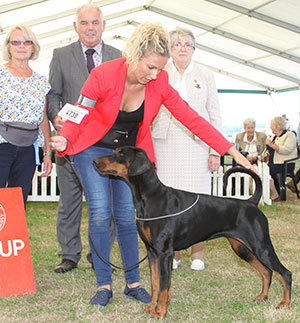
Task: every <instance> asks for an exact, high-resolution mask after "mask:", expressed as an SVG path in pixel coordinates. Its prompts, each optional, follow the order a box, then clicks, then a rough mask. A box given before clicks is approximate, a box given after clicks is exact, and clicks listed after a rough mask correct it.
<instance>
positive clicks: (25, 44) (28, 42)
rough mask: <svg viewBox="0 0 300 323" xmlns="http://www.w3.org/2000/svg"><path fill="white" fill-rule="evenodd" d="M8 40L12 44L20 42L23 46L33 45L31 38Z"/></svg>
mask: <svg viewBox="0 0 300 323" xmlns="http://www.w3.org/2000/svg"><path fill="white" fill-rule="evenodd" d="M9 42H10V44H12V45H13V46H20V45H21V44H23V45H24V46H31V45H33V41H32V40H10V41H9Z"/></svg>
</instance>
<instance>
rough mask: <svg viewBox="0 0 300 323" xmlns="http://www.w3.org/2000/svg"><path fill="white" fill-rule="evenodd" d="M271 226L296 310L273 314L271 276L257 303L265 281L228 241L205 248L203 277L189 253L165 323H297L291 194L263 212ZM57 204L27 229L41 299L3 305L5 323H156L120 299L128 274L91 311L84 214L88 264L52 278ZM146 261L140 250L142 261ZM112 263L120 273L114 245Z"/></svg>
mask: <svg viewBox="0 0 300 323" xmlns="http://www.w3.org/2000/svg"><path fill="white" fill-rule="evenodd" d="M262 210H263V212H264V213H265V214H266V216H267V217H268V219H269V224H270V232H271V237H272V241H273V244H274V247H275V249H276V252H277V254H278V256H279V258H280V260H281V262H282V263H283V264H284V265H285V266H286V267H287V268H289V269H290V270H291V271H292V272H293V290H292V306H291V309H290V310H288V309H284V310H275V306H276V304H277V303H279V301H280V300H281V299H282V287H281V283H280V281H279V279H278V278H277V277H276V276H275V275H274V276H273V282H272V285H271V288H270V293H269V300H268V301H267V302H263V303H254V302H253V299H254V298H255V296H256V295H257V294H259V292H260V289H261V278H260V277H259V275H258V274H257V272H256V271H255V270H253V269H252V268H251V267H250V266H249V265H248V264H246V263H245V262H243V261H242V260H240V259H239V258H238V257H237V256H236V255H235V254H234V253H233V252H232V251H231V248H230V246H229V244H228V242H227V240H226V239H222V238H221V239H217V240H213V241H210V242H208V243H205V245H204V252H205V264H206V269H205V270H204V271H202V272H193V271H191V270H190V268H189V266H190V259H189V253H188V252H185V251H184V252H182V266H181V267H180V268H179V269H178V270H176V271H174V272H173V275H172V286H171V302H170V305H169V307H168V315H167V318H166V319H165V322H206V323H210V322H211V323H212V322H226V323H227V322H228V323H229V322H230V323H231V322H234V323H235V322H236V323H237V322H239V323H240V322H251V323H252V322H253V323H256V322H257V323H261V322H278V323H279V322H280V323H283V322H300V283H299V282H300V201H298V200H297V199H296V198H295V194H292V193H291V192H288V200H287V201H286V202H279V203H276V204H274V205H273V206H263V207H262ZM56 211H57V203H37V202H32V203H28V206H27V212H26V216H27V223H28V230H29V236H30V244H31V252H32V258H33V266H34V272H35V280H36V287H37V292H36V294H28V295H18V296H13V297H6V298H4V297H2V298H0V322H1V323H2V322H3V323H4V322H5V323H10V322H22V323H27V322H28V323H32V322H110V323H111V322H131V323H132V322H156V319H153V318H151V317H150V316H149V315H148V314H146V313H144V312H143V309H144V305H143V304H140V303H138V302H135V301H132V300H128V299H126V298H125V297H124V295H123V290H124V287H125V283H124V274H123V272H122V271H121V270H117V271H116V272H115V273H114V274H113V292H114V299H113V302H112V303H111V304H110V305H109V306H107V307H106V308H94V307H92V306H90V305H89V300H90V298H91V297H92V296H93V295H94V293H95V291H96V279H95V274H94V272H93V270H92V269H91V267H90V264H89V263H88V262H87V260H86V258H85V255H86V254H87V251H88V249H89V248H88V242H87V211H86V208H85V207H84V214H83V219H82V238H83V253H82V254H83V256H82V259H81V261H80V262H79V266H78V268H77V269H75V270H73V271H72V272H69V273H66V274H56V273H54V267H55V265H57V264H58V263H59V261H60V260H59V258H58V257H57V252H58V250H59V246H58V244H57V241H56V228H55V221H56ZM145 253H146V250H145V247H144V245H143V244H142V243H140V258H142V257H143V256H144V255H145ZM112 262H113V263H115V264H117V265H121V260H120V254H119V250H118V246H117V243H115V246H114V248H113V252H112ZM141 281H142V284H143V285H144V286H145V287H146V288H147V289H148V290H149V291H150V274H149V268H148V262H147V261H145V262H143V263H142V264H141Z"/></svg>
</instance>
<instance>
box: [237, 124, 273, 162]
mask: <svg viewBox="0 0 300 323" xmlns="http://www.w3.org/2000/svg"><path fill="white" fill-rule="evenodd" d="M255 126H256V122H255V120H254V119H253V118H247V119H245V121H244V130H245V131H243V132H240V133H238V134H237V135H236V137H235V145H236V148H237V149H238V150H239V151H240V152H242V153H244V154H245V155H246V156H247V159H248V160H249V161H250V162H251V164H253V163H256V162H257V160H258V158H259V156H261V154H262V152H263V151H264V150H265V148H266V139H267V136H266V134H265V133H263V132H259V131H255Z"/></svg>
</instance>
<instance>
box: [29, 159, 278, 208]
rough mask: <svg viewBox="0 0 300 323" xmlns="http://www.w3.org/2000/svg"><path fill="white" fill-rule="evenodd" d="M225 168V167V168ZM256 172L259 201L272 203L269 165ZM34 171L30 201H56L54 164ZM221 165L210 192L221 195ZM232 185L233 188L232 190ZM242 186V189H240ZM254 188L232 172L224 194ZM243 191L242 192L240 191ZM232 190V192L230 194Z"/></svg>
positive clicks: (238, 194) (247, 179) (242, 195)
mask: <svg viewBox="0 0 300 323" xmlns="http://www.w3.org/2000/svg"><path fill="white" fill-rule="evenodd" d="M225 170H226V168H225ZM258 172H259V174H260V176H261V180H262V185H263V195H262V199H261V203H266V204H268V205H271V204H272V201H271V199H270V175H269V167H268V166H267V165H266V164H265V163H260V162H259V163H258ZM40 174H41V173H40V172H39V171H36V172H35V174H34V177H33V181H32V192H31V194H29V196H28V201H31V202H33V201H34V202H57V201H58V200H59V189H58V186H57V176H56V165H55V164H53V169H52V172H51V175H50V176H49V177H48V178H45V177H41V176H40ZM223 174H224V171H223V167H221V166H220V167H219V169H218V171H216V172H214V173H213V174H212V194H213V195H215V196H223ZM233 187H234V190H233ZM241 188H242V189H241ZM254 190H255V183H254V181H253V179H252V178H250V176H249V175H247V174H244V173H234V174H232V175H231V176H230V177H229V180H228V185H227V189H226V196H232V197H236V198H240V199H248V198H249V197H250V193H251V191H254ZM242 191H243V192H242ZM232 192H234V194H232Z"/></svg>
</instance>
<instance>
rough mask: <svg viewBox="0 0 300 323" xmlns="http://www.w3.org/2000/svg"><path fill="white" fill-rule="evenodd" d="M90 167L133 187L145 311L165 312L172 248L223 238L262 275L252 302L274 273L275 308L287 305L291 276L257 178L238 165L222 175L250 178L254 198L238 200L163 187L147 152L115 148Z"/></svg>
mask: <svg viewBox="0 0 300 323" xmlns="http://www.w3.org/2000/svg"><path fill="white" fill-rule="evenodd" d="M94 166H95V167H96V169H97V170H98V171H99V172H100V173H101V174H109V175H114V176H121V177H123V178H125V179H126V180H127V181H128V182H129V184H130V186H131V188H132V193H133V197H134V203H135V207H136V217H137V227H138V232H139V235H140V237H141V239H142V240H143V242H144V243H145V245H146V248H147V252H148V257H149V263H150V269H151V284H152V303H151V304H150V305H149V306H147V307H146V308H145V311H147V312H149V313H151V314H152V315H153V316H154V317H157V318H164V317H165V316H166V314H167V305H168V303H169V301H170V284H171V272H172V261H173V252H174V250H182V249H186V248H188V247H189V246H191V245H193V244H195V243H197V242H200V241H205V240H211V239H215V238H219V237H226V238H227V239H228V241H229V243H230V244H231V247H232V249H233V250H234V252H235V253H236V254H237V255H238V256H239V257H240V258H242V259H243V260H245V261H247V262H248V263H249V264H250V265H252V266H253V267H254V268H255V269H257V270H258V272H259V273H260V274H261V276H262V280H263V286H262V291H261V293H260V294H259V295H258V296H257V297H256V298H255V300H256V301H264V300H266V299H267V297H268V291H269V286H270V284H271V279H272V272H273V271H274V272H275V273H276V274H278V276H279V278H280V280H281V282H282V284H283V299H282V301H281V302H280V303H279V304H278V305H277V308H281V307H289V306H290V302H291V283H292V274H291V272H290V271H289V270H287V269H286V268H285V267H284V266H283V265H282V264H281V262H280V261H279V259H278V257H277V255H276V253H275V250H274V247H273V245H272V242H271V239H270V235H269V227H268V221H267V218H266V217H265V215H264V214H263V213H262V212H261V211H260V210H259V208H258V206H257V205H258V202H259V200H260V197H261V194H262V184H261V180H260V179H259V177H258V176H257V175H256V174H254V173H253V172H251V171H249V170H247V169H244V168H240V167H239V168H238V170H236V169H231V170H230V171H228V172H226V173H225V176H224V178H225V182H227V179H228V176H229V175H230V174H231V173H233V172H236V171H239V172H244V173H248V174H249V175H251V176H253V178H254V180H255V184H256V185H255V186H256V190H255V193H254V195H253V196H252V197H250V198H249V200H239V199H235V198H224V197H215V196H209V195H204V194H196V193H191V192H186V191H182V190H177V189H174V188H172V187H167V186H165V185H164V184H162V183H161V181H160V180H159V179H158V176H157V175H156V172H155V169H154V167H153V164H152V163H151V162H150V160H149V159H148V157H147V154H146V152H145V151H144V150H142V149H139V148H135V147H122V148H118V149H116V150H115V151H114V152H113V153H112V154H111V155H109V156H105V157H99V158H95V159H94Z"/></svg>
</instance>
